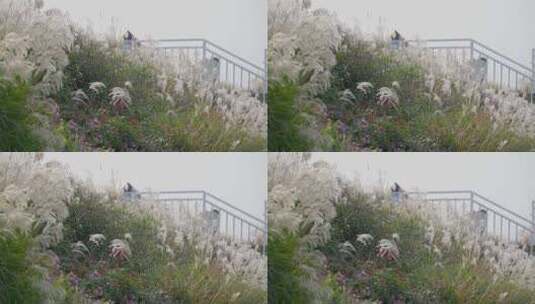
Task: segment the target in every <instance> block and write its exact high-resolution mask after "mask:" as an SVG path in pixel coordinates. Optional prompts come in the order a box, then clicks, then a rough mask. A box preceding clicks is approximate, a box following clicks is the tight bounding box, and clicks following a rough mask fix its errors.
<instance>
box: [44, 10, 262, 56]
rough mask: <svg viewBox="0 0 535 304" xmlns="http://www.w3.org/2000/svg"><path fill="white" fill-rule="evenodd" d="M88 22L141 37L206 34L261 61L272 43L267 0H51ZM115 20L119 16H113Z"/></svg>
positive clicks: (198, 35)
mask: <svg viewBox="0 0 535 304" xmlns="http://www.w3.org/2000/svg"><path fill="white" fill-rule="evenodd" d="M45 4H46V7H48V8H60V9H62V10H64V11H67V12H68V13H69V14H70V16H71V18H72V19H73V20H75V21H77V22H78V23H80V24H82V25H87V24H90V25H92V28H93V29H94V30H95V31H97V32H99V33H102V32H107V31H109V29H110V26H111V25H112V24H113V23H116V24H117V26H118V29H119V30H121V32H125V31H126V29H130V30H131V31H132V32H133V33H134V35H136V36H138V37H139V38H141V39H146V38H153V39H166V38H167V39H172V38H206V39H208V40H210V41H212V42H214V43H216V44H219V45H220V46H222V47H224V48H226V49H228V50H230V51H232V52H234V53H235V54H237V55H240V56H242V57H244V58H245V59H248V60H251V61H253V62H254V63H257V64H258V65H260V66H263V64H264V53H265V49H266V48H267V0H224V1H221V0H150V1H142V0H135V1H132V0H90V1H86V0H45ZM112 20H114V21H112Z"/></svg>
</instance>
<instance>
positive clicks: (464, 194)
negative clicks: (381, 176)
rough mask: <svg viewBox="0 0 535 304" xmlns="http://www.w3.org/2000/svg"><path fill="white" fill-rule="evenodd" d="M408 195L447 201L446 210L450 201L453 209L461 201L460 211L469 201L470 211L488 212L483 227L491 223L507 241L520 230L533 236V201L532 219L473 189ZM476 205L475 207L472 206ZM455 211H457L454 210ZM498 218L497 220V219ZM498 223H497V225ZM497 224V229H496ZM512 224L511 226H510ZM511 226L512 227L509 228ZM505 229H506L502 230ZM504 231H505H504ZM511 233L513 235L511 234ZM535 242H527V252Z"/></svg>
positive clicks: (534, 233)
mask: <svg viewBox="0 0 535 304" xmlns="http://www.w3.org/2000/svg"><path fill="white" fill-rule="evenodd" d="M406 194H407V195H408V196H409V197H410V196H418V197H420V198H421V199H422V200H424V201H428V202H438V203H441V202H443V203H447V204H448V205H447V207H448V210H450V208H451V203H452V202H453V207H454V209H455V210H457V208H458V204H457V203H458V202H462V207H463V208H462V211H463V212H464V210H465V205H466V203H470V211H474V209H476V210H485V211H486V212H487V216H488V214H489V213H490V215H491V216H492V218H491V217H487V218H486V223H485V227H486V229H487V228H488V227H489V226H490V225H489V224H490V223H492V226H490V228H492V229H491V230H492V233H493V234H495V235H497V236H499V237H501V238H504V239H506V240H507V242H511V241H519V236H520V233H521V232H522V231H524V232H527V233H529V235H530V237H535V203H533V206H532V208H533V211H532V212H533V217H534V219H531V220H530V219H528V218H526V217H525V216H522V215H521V214H519V213H517V212H515V211H512V210H510V209H507V208H505V207H503V206H502V205H500V204H498V203H496V202H495V201H492V200H490V199H488V198H486V197H484V196H482V195H481V194H479V193H477V192H474V191H466V190H462V191H428V192H407V193H406ZM474 207H477V208H474ZM456 212H457V211H456ZM497 219H498V220H499V222H498V221H497ZM504 221H505V223H506V226H507V227H506V228H507V229H504V224H503V223H504ZM498 224H499V225H498ZM498 226H499V229H498ZM512 226H513V227H512ZM511 228H513V229H511ZM504 230H507V231H504ZM512 230H513V231H512ZM519 230H520V231H519ZM505 232H506V233H505ZM511 233H513V237H512V236H511ZM534 245H535V244H532V242H531V241H530V244H529V253H530V254H532V253H533V249H534V248H533V247H534Z"/></svg>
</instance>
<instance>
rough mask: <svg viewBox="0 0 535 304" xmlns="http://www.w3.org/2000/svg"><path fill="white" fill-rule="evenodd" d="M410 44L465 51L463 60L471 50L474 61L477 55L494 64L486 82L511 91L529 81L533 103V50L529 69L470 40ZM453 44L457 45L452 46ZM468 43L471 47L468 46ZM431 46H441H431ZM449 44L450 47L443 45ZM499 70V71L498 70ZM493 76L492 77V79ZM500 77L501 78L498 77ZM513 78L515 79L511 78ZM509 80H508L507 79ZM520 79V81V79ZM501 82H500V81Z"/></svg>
mask: <svg viewBox="0 0 535 304" xmlns="http://www.w3.org/2000/svg"><path fill="white" fill-rule="evenodd" d="M407 43H409V44H425V46H424V48H429V49H431V50H437V51H441V50H454V51H455V50H463V60H464V59H465V53H464V51H466V50H470V58H471V59H474V57H475V55H476V54H477V55H479V57H480V58H486V59H487V60H491V61H492V64H493V69H492V73H491V72H490V70H489V67H490V63H487V65H486V70H485V73H486V74H485V75H484V76H485V78H486V81H490V78H492V81H491V82H494V83H496V84H498V85H499V87H500V88H501V87H508V88H511V89H513V88H514V89H519V80H520V81H529V83H530V87H531V88H530V92H528V93H529V94H530V99H531V101H533V98H534V96H533V95H535V49H533V50H532V67H531V68H530V67H528V66H526V65H525V64H523V63H521V62H519V61H517V60H515V59H513V58H511V57H509V56H507V55H504V54H502V53H500V52H498V51H496V50H495V49H493V48H491V47H489V46H487V45H485V44H483V43H481V42H479V41H477V40H475V39H470V38H461V39H425V40H408V41H407ZM451 43H457V44H454V45H450V44H451ZM466 43H468V44H469V45H466ZM429 44H439V45H434V46H429ZM441 44H442V45H441ZM443 44H448V45H443ZM497 67H498V68H499V70H498V69H497ZM504 70H505V72H506V73H505V74H506V75H505V77H504ZM491 75H492V77H490V76H491ZM498 76H499V77H498ZM511 76H513V77H511ZM505 78H507V79H505ZM519 78H520V79H519ZM498 80H499V81H498Z"/></svg>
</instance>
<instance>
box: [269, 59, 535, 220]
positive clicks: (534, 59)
mask: <svg viewBox="0 0 535 304" xmlns="http://www.w3.org/2000/svg"><path fill="white" fill-rule="evenodd" d="M533 51H534V52H535V50H533ZM534 60H535V59H534ZM268 69H269V67H268V50H267V49H266V50H264V102H265V103H267V95H268V90H269V83H268V81H269V80H268V75H269V73H268ZM266 216H267V212H266ZM266 223H267V218H266Z"/></svg>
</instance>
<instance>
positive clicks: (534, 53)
mask: <svg viewBox="0 0 535 304" xmlns="http://www.w3.org/2000/svg"><path fill="white" fill-rule="evenodd" d="M534 94H535V49H532V50H531V97H530V99H531V102H532V103H533V98H534V97H533V95H534Z"/></svg>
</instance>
